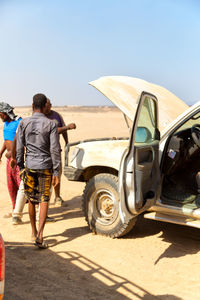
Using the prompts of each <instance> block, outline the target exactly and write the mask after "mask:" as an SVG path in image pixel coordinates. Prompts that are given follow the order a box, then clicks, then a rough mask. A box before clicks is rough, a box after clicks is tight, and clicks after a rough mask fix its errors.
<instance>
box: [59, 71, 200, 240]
mask: <svg viewBox="0 0 200 300" xmlns="http://www.w3.org/2000/svg"><path fill="white" fill-rule="evenodd" d="M90 84H91V85H93V86H94V87H96V88H97V89H98V90H99V91H101V92H102V93H103V94H104V95H105V96H107V97H108V98H109V99H110V100H111V101H112V102H113V103H114V104H116V105H117V106H118V107H119V108H120V109H121V111H122V113H123V114H124V115H125V117H126V118H128V119H129V120H130V121H131V124H132V127H131V128H130V135H129V136H128V137H115V138H106V137H105V138H102V139H95V138H94V139H91V140H85V141H79V142H77V143H72V144H69V145H68V146H67V148H66V154H65V168H64V173H65V175H66V177H67V178H68V179H69V180H74V181H82V182H85V183H86V186H85V189H84V193H83V198H82V209H83V212H84V215H85V218H86V221H87V223H88V225H89V227H90V229H91V230H92V231H94V232H96V233H98V234H103V235H106V236H110V237H120V236H123V235H125V234H126V233H128V232H129V231H130V230H131V229H132V228H133V226H134V224H135V222H136V219H137V216H138V215H139V214H141V213H144V217H145V218H149V219H154V220H158V221H165V222H171V223H176V224H182V225H188V226H193V227H197V228H200V199H199V198H198V192H197V186H196V179H195V176H196V173H197V172H198V170H200V163H198V159H197V158H198V157H199V155H200V126H198V123H200V103H197V104H196V105H194V106H192V107H190V108H188V106H187V105H186V104H185V103H184V102H183V101H181V100H180V99H179V98H177V97H176V96H175V95H173V94H172V93H170V92H169V91H167V90H166V89H164V88H162V87H160V86H157V85H154V84H151V83H148V82H146V81H143V80H140V79H137V78H130V77H117V76H113V77H102V78H100V79H98V80H96V81H94V82H91V83H90ZM159 115H160V116H161V120H160V122H159V119H158V116H159ZM160 129H162V131H161V133H160ZM186 169H187V172H186V171H185V170H186ZM198 199H199V200H198Z"/></svg>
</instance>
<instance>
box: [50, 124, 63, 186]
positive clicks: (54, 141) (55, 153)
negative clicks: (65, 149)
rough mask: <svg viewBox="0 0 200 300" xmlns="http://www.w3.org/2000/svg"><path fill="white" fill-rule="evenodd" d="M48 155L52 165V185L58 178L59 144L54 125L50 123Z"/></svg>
mask: <svg viewBox="0 0 200 300" xmlns="http://www.w3.org/2000/svg"><path fill="white" fill-rule="evenodd" d="M50 153H51V159H52V163H53V183H54V179H55V177H57V178H58V175H59V170H60V165H61V155H60V153H61V151H60V143H59V136H58V130H57V126H56V125H55V123H53V122H52V128H51V132H50Z"/></svg>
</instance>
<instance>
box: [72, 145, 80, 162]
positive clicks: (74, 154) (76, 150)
mask: <svg viewBox="0 0 200 300" xmlns="http://www.w3.org/2000/svg"><path fill="white" fill-rule="evenodd" d="M79 151H80V148H78V147H75V148H74V149H73V152H72V155H71V157H70V162H72V161H73V160H74V159H75V157H76V156H77V155H78V152H79Z"/></svg>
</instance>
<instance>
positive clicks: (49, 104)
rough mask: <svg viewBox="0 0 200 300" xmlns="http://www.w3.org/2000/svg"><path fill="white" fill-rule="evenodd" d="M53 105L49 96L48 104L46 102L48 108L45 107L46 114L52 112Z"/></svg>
mask: <svg viewBox="0 0 200 300" xmlns="http://www.w3.org/2000/svg"><path fill="white" fill-rule="evenodd" d="M51 106H52V104H51V101H50V99H48V98H47V104H46V108H45V115H48V114H49V113H50V111H51Z"/></svg>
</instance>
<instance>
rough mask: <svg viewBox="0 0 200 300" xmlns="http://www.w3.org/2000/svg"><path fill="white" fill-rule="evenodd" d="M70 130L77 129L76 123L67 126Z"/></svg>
mask: <svg viewBox="0 0 200 300" xmlns="http://www.w3.org/2000/svg"><path fill="white" fill-rule="evenodd" d="M67 127H68V129H69V130H71V129H76V124H75V123H70V124H68V125H67Z"/></svg>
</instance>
